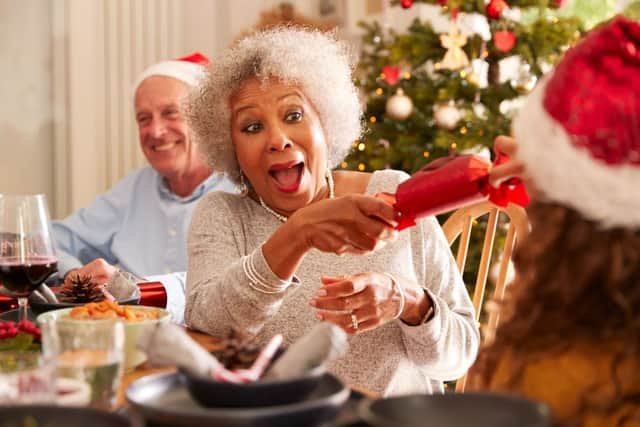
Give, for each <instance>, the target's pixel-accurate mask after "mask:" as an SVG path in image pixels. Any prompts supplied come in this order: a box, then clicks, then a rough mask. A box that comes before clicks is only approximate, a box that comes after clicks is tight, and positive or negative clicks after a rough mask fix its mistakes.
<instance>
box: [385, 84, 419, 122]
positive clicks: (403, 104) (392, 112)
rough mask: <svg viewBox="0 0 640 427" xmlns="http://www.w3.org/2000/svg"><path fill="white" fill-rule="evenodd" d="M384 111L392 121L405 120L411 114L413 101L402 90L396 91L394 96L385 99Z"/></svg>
mask: <svg viewBox="0 0 640 427" xmlns="http://www.w3.org/2000/svg"><path fill="white" fill-rule="evenodd" d="M385 111H386V113H387V115H388V116H389V117H391V118H392V119H393V120H398V121H402V120H406V119H407V118H409V116H410V115H411V113H412V112H413V101H412V100H411V98H409V97H408V96H407V95H405V94H404V91H403V90H402V89H398V90H397V91H396V93H395V95H392V96H391V97H390V98H389V99H387V104H386V106H385Z"/></svg>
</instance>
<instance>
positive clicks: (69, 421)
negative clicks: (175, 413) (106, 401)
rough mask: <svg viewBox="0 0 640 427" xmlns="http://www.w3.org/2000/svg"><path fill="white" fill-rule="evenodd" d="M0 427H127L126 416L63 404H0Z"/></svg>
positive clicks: (128, 423)
mask: <svg viewBox="0 0 640 427" xmlns="http://www.w3.org/2000/svg"><path fill="white" fill-rule="evenodd" d="M0 413H1V414H2V416H0V427H4V426H32V425H33V426H64V427H85V426H87V425H88V424H91V427H129V426H130V425H131V423H130V422H129V420H127V419H126V418H124V417H122V416H120V415H116V414H112V413H109V412H104V411H98V410H97V409H89V408H70V407H63V406H31V405H29V406H0Z"/></svg>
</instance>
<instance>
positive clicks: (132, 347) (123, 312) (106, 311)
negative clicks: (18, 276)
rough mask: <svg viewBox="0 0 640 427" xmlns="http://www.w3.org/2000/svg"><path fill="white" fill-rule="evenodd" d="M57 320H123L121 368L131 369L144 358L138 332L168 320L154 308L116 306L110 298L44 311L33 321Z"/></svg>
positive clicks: (163, 310)
mask: <svg viewBox="0 0 640 427" xmlns="http://www.w3.org/2000/svg"><path fill="white" fill-rule="evenodd" d="M52 319H53V320H56V321H60V322H99V321H102V320H109V319H121V320H122V321H123V322H124V337H125V338H124V352H125V353H124V369H125V370H126V371H128V370H131V369H133V368H135V367H136V366H138V365H140V364H141V363H142V362H144V361H145V360H146V359H147V356H146V355H145V354H144V353H143V352H142V351H140V350H138V349H137V348H136V342H137V341H138V337H139V336H140V333H141V332H142V331H143V330H144V329H145V328H147V327H151V326H153V325H155V324H156V323H158V322H168V321H169V312H168V311H167V310H165V309H162V308H158V307H147V306H143V305H119V304H118V303H117V302H113V301H101V302H91V303H88V304H85V305H81V306H78V307H73V308H63V309H60V310H52V311H47V312H46V313H42V314H40V315H39V316H38V317H37V319H36V321H37V323H38V324H39V325H42V324H44V323H45V322H47V321H49V320H52Z"/></svg>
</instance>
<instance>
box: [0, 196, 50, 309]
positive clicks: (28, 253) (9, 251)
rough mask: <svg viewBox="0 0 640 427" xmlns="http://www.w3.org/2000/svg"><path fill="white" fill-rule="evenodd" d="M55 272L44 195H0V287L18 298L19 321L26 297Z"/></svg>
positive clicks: (24, 307) (25, 304)
mask: <svg viewBox="0 0 640 427" xmlns="http://www.w3.org/2000/svg"><path fill="white" fill-rule="evenodd" d="M57 270H58V261H57V258H56V254H55V250H54V247H53V243H52V241H51V220H50V218H49V209H48V208H47V201H46V198H45V196H44V195H43V194H36V195H21V196H19V195H9V194H0V285H1V286H2V287H4V288H5V293H7V294H9V295H11V296H13V297H15V298H17V299H18V305H19V308H20V320H23V319H27V304H28V302H27V298H28V297H29V295H31V293H32V292H33V291H34V290H35V289H36V288H37V287H38V286H40V285H41V284H42V283H43V282H44V281H45V280H46V279H47V278H48V277H49V276H50V275H51V274H52V273H54V272H56V271H57Z"/></svg>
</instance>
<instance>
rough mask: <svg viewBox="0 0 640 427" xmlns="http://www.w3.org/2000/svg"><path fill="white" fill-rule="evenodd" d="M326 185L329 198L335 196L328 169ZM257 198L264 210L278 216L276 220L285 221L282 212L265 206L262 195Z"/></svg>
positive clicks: (331, 177)
mask: <svg viewBox="0 0 640 427" xmlns="http://www.w3.org/2000/svg"><path fill="white" fill-rule="evenodd" d="M327 185H328V186H329V198H330V199H333V198H335V197H336V195H335V190H334V184H333V175H332V174H331V171H330V170H327ZM258 200H260V206H262V207H263V208H264V210H266V211H267V212H269V213H270V214H271V215H273V216H275V217H276V218H278V220H279V221H280V222H287V219H288V217H286V216H284V215H282V214H279V213H278V212H276V211H274V210H273V209H271V208H270V207H269V206H267V204H266V203H265V202H264V200H262V197H258Z"/></svg>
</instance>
